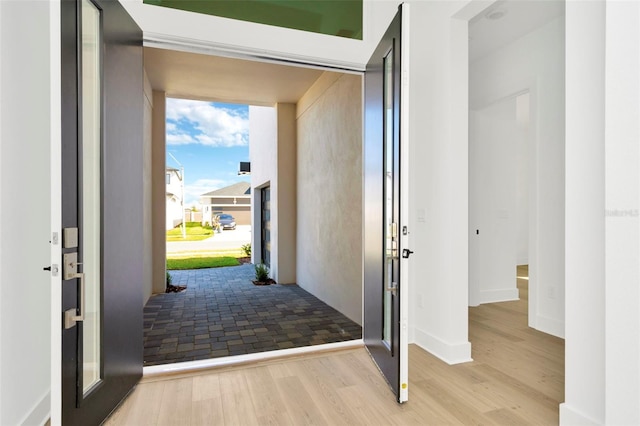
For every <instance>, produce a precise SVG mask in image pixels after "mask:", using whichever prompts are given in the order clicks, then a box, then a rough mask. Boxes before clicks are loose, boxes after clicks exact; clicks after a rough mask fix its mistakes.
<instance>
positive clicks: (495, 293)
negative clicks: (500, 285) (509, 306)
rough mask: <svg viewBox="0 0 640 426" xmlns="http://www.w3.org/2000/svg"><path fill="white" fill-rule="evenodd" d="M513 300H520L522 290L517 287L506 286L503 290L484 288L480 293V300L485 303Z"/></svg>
mask: <svg viewBox="0 0 640 426" xmlns="http://www.w3.org/2000/svg"><path fill="white" fill-rule="evenodd" d="M513 300H520V292H519V291H518V289H517V288H505V289H501V290H483V291H481V292H480V293H479V294H478V302H479V303H480V304H483V303H497V302H511V301H513Z"/></svg>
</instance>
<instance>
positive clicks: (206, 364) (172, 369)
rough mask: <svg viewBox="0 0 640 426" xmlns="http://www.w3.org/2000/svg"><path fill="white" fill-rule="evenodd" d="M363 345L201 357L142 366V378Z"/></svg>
mask: <svg viewBox="0 0 640 426" xmlns="http://www.w3.org/2000/svg"><path fill="white" fill-rule="evenodd" d="M362 347H364V341H363V340H362V339H357V340H349V341H346V342H336V343H326V344H324V345H313V346H304V347H301V348H291V349H280V350H275V351H267V352H258V353H254V354H245V355H234V356H227V357H220V358H211V359H202V360H197V361H185V362H177V363H174V364H163V365H152V366H149V367H143V368H142V378H143V380H144V379H148V378H155V377H160V376H170V375H174V374H183V373H193V372H198V371H203V370H212V369H217V368H223V367H235V366H239V365H245V364H252V363H257V362H261V361H269V360H274V359H280V358H290V357H295V356H300V355H306V354H318V353H322V352H332V351H337V350H344V349H357V348H362Z"/></svg>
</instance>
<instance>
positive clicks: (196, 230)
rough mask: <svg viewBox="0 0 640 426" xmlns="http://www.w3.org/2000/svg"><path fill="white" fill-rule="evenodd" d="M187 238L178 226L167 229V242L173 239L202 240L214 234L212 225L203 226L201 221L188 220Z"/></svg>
mask: <svg viewBox="0 0 640 426" xmlns="http://www.w3.org/2000/svg"><path fill="white" fill-rule="evenodd" d="M186 231H187V232H186V234H187V237H186V238H182V228H181V227H180V226H177V227H175V228H173V229H170V230H168V231H167V242H171V241H202V240H206V239H207V238H211V237H212V236H213V229H211V227H208V226H207V227H203V226H202V225H200V222H187V229H186Z"/></svg>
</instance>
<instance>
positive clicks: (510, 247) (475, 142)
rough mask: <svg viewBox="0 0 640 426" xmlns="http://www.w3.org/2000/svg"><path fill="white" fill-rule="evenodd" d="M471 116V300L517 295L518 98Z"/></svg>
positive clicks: (489, 300)
mask: <svg viewBox="0 0 640 426" xmlns="http://www.w3.org/2000/svg"><path fill="white" fill-rule="evenodd" d="M472 69H473V68H472ZM469 118H470V120H469V305H470V306H477V305H479V304H481V303H493V302H501V301H506V300H517V299H518V289H517V286H516V263H517V261H516V258H517V243H518V242H517V203H516V197H517V192H518V187H517V182H518V180H517V173H518V169H517V154H518V145H519V144H520V143H519V142H520V141H519V140H518V139H519V135H518V122H517V111H516V98H515V97H509V98H506V99H502V100H500V101H498V102H495V103H493V104H491V105H488V106H484V107H482V108H480V109H477V110H471V111H470V112H469Z"/></svg>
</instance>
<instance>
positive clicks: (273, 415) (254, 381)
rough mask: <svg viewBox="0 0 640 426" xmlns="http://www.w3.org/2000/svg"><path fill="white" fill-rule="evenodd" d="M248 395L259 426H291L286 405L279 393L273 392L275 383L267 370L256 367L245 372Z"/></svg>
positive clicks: (291, 422)
mask: <svg viewBox="0 0 640 426" xmlns="http://www.w3.org/2000/svg"><path fill="white" fill-rule="evenodd" d="M244 373H245V379H246V381H247V386H248V388H249V395H250V396H251V401H252V402H253V407H254V409H255V411H256V417H257V419H258V423H260V424H261V425H265V424H269V425H293V424H294V423H293V421H292V420H291V417H290V416H289V413H288V410H287V405H286V404H285V403H284V401H283V399H282V398H281V396H280V393H278V392H274V389H275V388H276V381H275V379H274V378H273V376H271V373H270V371H269V368H267V367H258V368H250V369H247V370H245V372H244Z"/></svg>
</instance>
